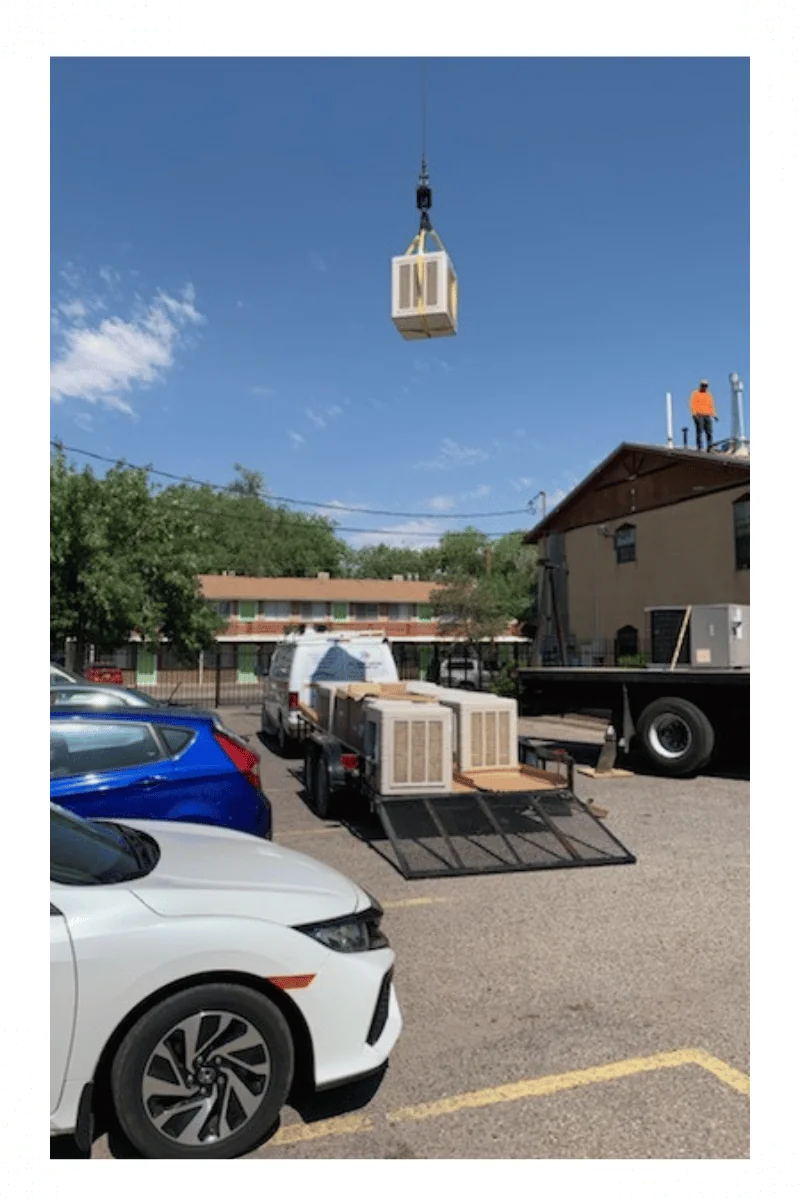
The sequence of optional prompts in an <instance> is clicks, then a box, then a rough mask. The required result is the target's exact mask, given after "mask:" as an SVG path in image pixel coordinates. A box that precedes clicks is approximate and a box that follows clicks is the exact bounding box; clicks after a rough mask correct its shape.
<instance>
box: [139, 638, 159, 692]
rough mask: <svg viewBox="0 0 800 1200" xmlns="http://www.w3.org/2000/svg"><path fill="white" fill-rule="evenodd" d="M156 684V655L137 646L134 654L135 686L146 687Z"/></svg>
mask: <svg viewBox="0 0 800 1200" xmlns="http://www.w3.org/2000/svg"><path fill="white" fill-rule="evenodd" d="M157 682H158V666H157V663H156V655H155V653H154V651H152V650H145V648H144V646H139V648H138V650H137V652H136V686H137V687H147V686H148V685H150V686H152V685H153V684H155V683H157Z"/></svg>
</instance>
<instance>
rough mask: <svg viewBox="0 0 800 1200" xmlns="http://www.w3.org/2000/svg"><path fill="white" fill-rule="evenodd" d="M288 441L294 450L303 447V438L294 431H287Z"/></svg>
mask: <svg viewBox="0 0 800 1200" xmlns="http://www.w3.org/2000/svg"><path fill="white" fill-rule="evenodd" d="M289 441H290V442H291V443H292V445H293V446H294V448H295V450H299V449H300V447H301V446H304V445H305V441H306V439H305V438H304V437H303V435H302V433H297V431H296V430H294V429H290V430H289Z"/></svg>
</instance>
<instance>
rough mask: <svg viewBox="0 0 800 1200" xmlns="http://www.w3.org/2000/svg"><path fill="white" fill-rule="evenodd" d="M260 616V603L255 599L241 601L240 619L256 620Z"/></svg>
mask: <svg viewBox="0 0 800 1200" xmlns="http://www.w3.org/2000/svg"><path fill="white" fill-rule="evenodd" d="M257 616H258V603H257V601H255V600H240V601H239V620H240V621H255V619H256V617H257Z"/></svg>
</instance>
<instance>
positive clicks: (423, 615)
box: [417, 604, 433, 621]
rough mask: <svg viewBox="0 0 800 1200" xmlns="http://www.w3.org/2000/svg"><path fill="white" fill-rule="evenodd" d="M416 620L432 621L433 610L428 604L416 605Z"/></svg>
mask: <svg viewBox="0 0 800 1200" xmlns="http://www.w3.org/2000/svg"><path fill="white" fill-rule="evenodd" d="M417 620H418V621H432V620H433V609H432V608H431V606H430V604H418V605H417Z"/></svg>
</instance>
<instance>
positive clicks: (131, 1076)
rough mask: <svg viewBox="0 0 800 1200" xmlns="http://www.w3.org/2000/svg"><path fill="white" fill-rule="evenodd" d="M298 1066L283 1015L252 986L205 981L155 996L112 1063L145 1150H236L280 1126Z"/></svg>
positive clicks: (225, 1154) (197, 1153)
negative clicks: (280, 1116) (279, 1119)
mask: <svg viewBox="0 0 800 1200" xmlns="http://www.w3.org/2000/svg"><path fill="white" fill-rule="evenodd" d="M293 1074H294V1046H293V1043H292V1035H291V1033H290V1031H289V1026H288V1025H287V1023H286V1018H285V1017H284V1016H283V1014H282V1013H281V1012H280V1010H279V1009H278V1008H277V1007H276V1005H275V1004H274V1003H273V1001H272V1000H270V999H269V998H268V997H267V996H264V995H263V994H262V993H261V992H260V991H258V990H256V989H255V988H252V987H247V986H242V985H240V984H233V983H205V984H200V985H198V986H195V987H187V988H186V989H185V990H184V991H182V992H178V993H177V994H176V995H174V996H169V997H167V998H166V999H164V1000H160V1001H158V1002H157V1003H156V1004H154V1005H153V1007H152V1008H150V1009H148V1011H147V1012H145V1013H144V1014H143V1015H142V1016H141V1017H140V1018H139V1020H138V1021H137V1022H136V1023H135V1024H134V1025H133V1026H132V1027H131V1028H130V1029H129V1030H128V1032H127V1033H126V1034H125V1036H124V1038H123V1039H122V1042H121V1043H120V1046H119V1048H118V1049H117V1051H116V1054H115V1055H114V1058H113V1060H112V1063H111V1096H112V1100H113V1105H114V1111H115V1113H116V1117H117V1120H118V1122H119V1126H120V1128H121V1131H122V1133H123V1134H124V1135H125V1137H126V1138H127V1139H128V1141H129V1142H130V1143H131V1145H132V1146H133V1147H134V1149H135V1150H137V1151H138V1152H139V1153H140V1154H141V1155H142V1156H143V1157H144V1158H236V1157H237V1156H239V1155H241V1154H247V1153H249V1152H250V1151H251V1150H254V1149H255V1148H256V1147H257V1146H259V1145H261V1143H262V1142H263V1141H264V1140H265V1138H267V1137H268V1135H269V1133H270V1131H271V1130H272V1129H274V1127H275V1123H276V1121H277V1120H278V1117H279V1115H280V1111H281V1109H282V1107H283V1105H284V1104H285V1102H286V1098H287V1096H288V1095H289V1089H290V1087H291V1082H292V1076H293Z"/></svg>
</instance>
